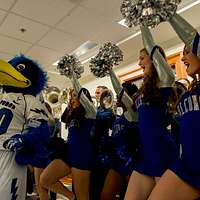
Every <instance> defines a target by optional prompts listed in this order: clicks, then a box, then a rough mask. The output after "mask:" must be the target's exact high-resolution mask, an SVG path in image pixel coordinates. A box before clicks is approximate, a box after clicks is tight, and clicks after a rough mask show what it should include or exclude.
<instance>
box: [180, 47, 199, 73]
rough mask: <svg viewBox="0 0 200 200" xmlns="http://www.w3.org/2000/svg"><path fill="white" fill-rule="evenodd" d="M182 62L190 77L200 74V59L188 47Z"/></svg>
mask: <svg viewBox="0 0 200 200" xmlns="http://www.w3.org/2000/svg"><path fill="white" fill-rule="evenodd" d="M181 60H182V61H183V62H184V64H185V65H186V67H187V69H186V71H187V74H188V75H189V76H192V77H193V76H194V75H195V74H200V59H199V58H198V57H197V56H196V55H195V54H193V53H192V51H191V50H190V49H188V48H187V47H185V48H184V51H183V57H182V59H181Z"/></svg>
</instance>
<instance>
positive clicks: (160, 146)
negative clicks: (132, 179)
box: [135, 88, 179, 177]
mask: <svg viewBox="0 0 200 200" xmlns="http://www.w3.org/2000/svg"><path fill="white" fill-rule="evenodd" d="M171 91H172V89H171V88H160V92H161V103H159V104H151V103H143V102H142V96H141V95H140V96H138V98H137V99H136V107H137V111H138V115H139V130H140V131H139V133H140V134H139V137H140V141H141V143H142V147H141V151H140V158H139V161H138V162H137V164H136V166H135V170H136V171H138V172H139V173H142V174H145V175H148V176H153V177H160V176H162V174H163V173H164V172H165V171H166V169H167V168H168V167H169V166H170V165H171V164H172V163H174V162H175V161H176V160H177V159H178V155H179V153H178V148H177V146H176V144H175V141H174V140H173V139H172V137H171V136H170V134H169V132H168V131H167V129H166V119H167V101H168V98H169V96H170V94H171Z"/></svg>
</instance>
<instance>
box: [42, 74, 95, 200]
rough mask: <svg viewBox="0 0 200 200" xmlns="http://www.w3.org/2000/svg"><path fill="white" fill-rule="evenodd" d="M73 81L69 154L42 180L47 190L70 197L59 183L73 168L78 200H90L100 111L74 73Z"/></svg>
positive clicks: (68, 140)
mask: <svg viewBox="0 0 200 200" xmlns="http://www.w3.org/2000/svg"><path fill="white" fill-rule="evenodd" d="M71 81H72V84H73V87H74V90H73V91H72V92H71V99H70V105H69V108H68V116H67V118H66V119H67V121H66V125H67V127H68V139H67V144H66V148H65V149H66V152H65V153H64V155H63V156H62V157H61V159H56V160H54V161H53V162H52V163H51V164H50V165H49V166H48V167H47V169H45V170H44V172H43V174H42V175H41V179H40V180H41V184H42V185H43V187H46V188H49V189H50V190H52V191H54V192H58V193H61V194H63V195H65V196H67V195H68V194H67V191H66V189H64V186H63V185H60V182H59V179H60V178H62V177H64V176H66V175H67V174H69V173H70V168H71V172H72V179H73V186H74V191H75V194H76V197H77V200H89V186H90V172H91V169H92V167H93V166H94V156H93V150H92V146H91V131H92V129H93V127H94V122H95V118H96V109H95V106H94V104H93V102H92V99H91V96H90V94H89V92H88V90H87V89H85V88H81V86H80V84H79V82H78V80H77V79H76V77H75V75H74V72H73V73H72V78H71ZM68 165H69V166H70V168H69V166H68ZM58 168H59V170H58ZM52 174H53V176H52ZM71 199H73V196H71Z"/></svg>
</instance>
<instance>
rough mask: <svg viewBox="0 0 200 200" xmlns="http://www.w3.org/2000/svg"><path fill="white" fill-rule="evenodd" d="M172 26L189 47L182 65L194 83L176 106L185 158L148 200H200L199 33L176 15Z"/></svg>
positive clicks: (166, 174)
mask: <svg viewBox="0 0 200 200" xmlns="http://www.w3.org/2000/svg"><path fill="white" fill-rule="evenodd" d="M169 22H170V24H171V25H172V26H173V28H174V30H175V31H176V32H177V33H178V35H179V37H180V38H181V39H182V40H183V42H184V43H185V44H186V46H185V48H184V51H183V58H182V61H183V62H184V64H185V65H186V66H187V73H188V75H189V76H191V77H193V78H194V80H193V82H192V84H191V86H190V87H189V90H188V91H187V92H185V94H184V95H183V96H182V98H181V100H180V102H179V104H178V105H177V112H178V114H179V116H180V123H179V125H180V142H181V145H182V154H181V157H180V159H178V160H177V161H176V162H175V163H174V164H173V165H172V166H171V167H170V168H169V169H168V170H167V171H166V172H165V174H164V175H163V176H162V177H161V179H160V181H159V183H158V185H157V186H156V187H155V189H154V190H153V191H152V193H151V195H150V197H149V199H151V200H152V199H159V200H168V199H177V200H178V199H187V200H189V199H191V200H192V199H197V198H198V197H200V159H199V152H200V134H199V131H198V124H199V123H200V120H199V119H200V110H199V108H200V103H199V95H200V84H199V75H200V48H199V34H198V32H197V31H196V30H195V29H194V28H193V27H192V26H191V25H190V24H189V23H188V22H186V21H185V20H184V19H183V18H181V17H180V16H179V15H177V14H175V16H173V17H172V18H171V19H170V21H169Z"/></svg>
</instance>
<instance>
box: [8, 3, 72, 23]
mask: <svg viewBox="0 0 200 200" xmlns="http://www.w3.org/2000/svg"><path fill="white" fill-rule="evenodd" d="M72 2H73V1H69V0H42V1H41V0H18V1H17V3H16V5H15V6H14V7H13V9H12V11H13V12H16V13H18V14H20V15H23V16H26V17H28V18H32V19H34V20H37V21H40V22H43V23H45V24H49V25H54V24H56V23H57V22H58V21H59V20H60V19H61V18H62V17H64V16H65V15H66V14H67V13H68V12H69V11H70V10H71V9H72V8H73V7H74V5H75V4H74V3H72Z"/></svg>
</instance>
